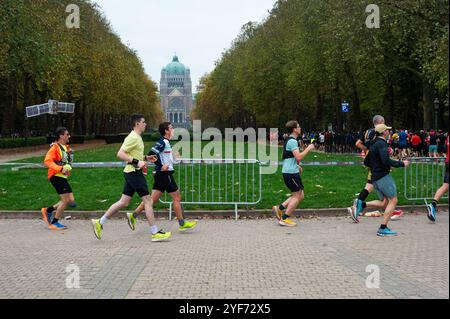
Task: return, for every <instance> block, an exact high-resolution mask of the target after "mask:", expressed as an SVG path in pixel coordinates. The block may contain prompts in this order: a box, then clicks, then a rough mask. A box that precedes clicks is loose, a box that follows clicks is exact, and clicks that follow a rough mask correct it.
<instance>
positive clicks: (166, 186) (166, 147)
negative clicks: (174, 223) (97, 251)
mask: <svg viewBox="0 0 450 319" xmlns="http://www.w3.org/2000/svg"><path fill="white" fill-rule="evenodd" d="M159 133H160V134H161V138H160V139H159V140H158V142H157V143H156V144H155V145H154V146H153V147H152V149H151V150H150V152H149V153H148V155H147V159H148V160H149V161H151V162H153V163H155V172H154V178H155V181H154V184H153V190H152V202H153V203H156V202H157V201H158V200H159V199H160V198H161V196H162V194H164V193H165V192H167V193H168V194H169V195H170V197H172V205H173V209H174V211H175V215H176V216H177V220H178V224H179V227H178V230H179V231H180V232H185V231H188V230H191V229H194V228H195V227H196V226H197V222H195V221H192V222H191V221H187V220H185V218H184V216H183V208H182V207H181V194H180V191H179V189H178V186H177V183H176V181H175V178H174V177H173V174H174V168H173V163H174V156H173V152H172V146H171V145H170V141H169V140H170V139H171V138H173V133H174V127H173V125H172V123H169V122H164V123H161V124H160V125H159ZM143 209H144V203H141V204H140V205H139V206H138V207H137V208H136V209H135V211H134V213H128V214H127V217H128V225H129V226H130V228H131V229H132V230H135V225H136V217H137V216H138V214H140V213H141V211H142V210H143Z"/></svg>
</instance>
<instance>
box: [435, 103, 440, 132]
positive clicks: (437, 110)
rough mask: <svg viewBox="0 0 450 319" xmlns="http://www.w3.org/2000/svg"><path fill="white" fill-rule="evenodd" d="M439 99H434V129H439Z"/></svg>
mask: <svg viewBox="0 0 450 319" xmlns="http://www.w3.org/2000/svg"><path fill="white" fill-rule="evenodd" d="M438 113H439V99H438V98H436V99H434V128H435V129H438Z"/></svg>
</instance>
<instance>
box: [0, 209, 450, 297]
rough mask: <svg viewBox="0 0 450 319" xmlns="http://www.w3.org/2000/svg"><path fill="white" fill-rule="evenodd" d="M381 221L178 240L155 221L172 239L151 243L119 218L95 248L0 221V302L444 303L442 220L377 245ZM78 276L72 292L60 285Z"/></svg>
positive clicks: (207, 224)
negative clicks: (309, 300)
mask: <svg viewBox="0 0 450 319" xmlns="http://www.w3.org/2000/svg"><path fill="white" fill-rule="evenodd" d="M380 222H381V220H380V218H363V220H362V221H361V223H359V224H354V223H352V221H351V220H350V218H348V217H337V218H335V217H329V218H315V219H300V220H299V226H298V227H295V228H283V227H280V226H278V225H276V224H275V222H274V220H273V219H262V220H239V221H233V220H200V221H199V225H198V227H197V229H195V230H194V231H192V232H189V233H179V232H178V230H177V225H178V224H177V222H176V221H168V220H162V219H159V220H158V225H159V226H160V227H162V228H163V229H164V230H166V231H172V232H173V237H172V238H171V240H170V241H168V242H161V243H153V242H151V240H150V235H149V230H148V226H147V224H146V222H145V221H144V220H142V219H140V220H139V222H138V224H137V229H136V231H135V232H132V231H130V229H129V228H128V225H127V223H126V221H125V219H122V220H111V221H109V222H108V223H107V224H106V225H105V228H104V232H103V238H102V240H100V241H99V240H97V239H95V238H94V234H93V233H92V227H91V224H90V221H84V220H67V221H64V223H65V224H67V226H69V229H68V230H67V231H63V232H52V231H49V230H47V229H46V228H45V227H44V225H43V223H42V221H41V220H40V219H39V216H38V215H36V219H35V220H20V219H11V220H1V219H0V246H2V247H8V249H2V250H0V265H1V267H0V299H2V298H39V299H42V298H44V299H45V298H57V299H60V298H75V299H83V298H118V299H123V298H130V299H137V298H144V299H146V298H153V299H159V298H164V299H202V298H206V299H216V298H219V299H229V298H231V299H240V298H245V299H292V298H294V299H297V298H300V299H303V298H315V299H322V298H352V299H360V298H363V299H366V298H369V299H370V298H388V299H391V298H396V299H408V298H432V299H434V298H438V299H440V298H443V299H448V297H449V290H448V287H449V215H448V213H447V212H445V213H444V212H440V213H439V219H438V222H437V223H436V224H431V223H430V222H429V221H428V219H427V218H426V216H425V215H424V214H408V215H407V216H404V217H403V218H402V219H400V220H397V221H393V222H392V223H391V224H392V225H390V226H391V227H392V229H395V230H396V231H398V232H399V236H397V237H393V238H380V237H377V236H376V230H377V228H378V226H379V224H380ZM75 269H76V271H77V274H78V275H79V287H73V286H70V285H69V286H68V285H67V280H68V278H69V279H70V278H72V277H70V273H71V272H72V273H73V274H74V272H75ZM49 274H51V280H49V277H48V276H49ZM378 274H379V277H378V278H379V281H377V280H375V279H374V278H375V277H374V276H377V275H378ZM370 275H372V277H370ZM372 279H373V280H372ZM70 282H71V281H70V280H69V283H70ZM367 282H369V283H370V285H367Z"/></svg>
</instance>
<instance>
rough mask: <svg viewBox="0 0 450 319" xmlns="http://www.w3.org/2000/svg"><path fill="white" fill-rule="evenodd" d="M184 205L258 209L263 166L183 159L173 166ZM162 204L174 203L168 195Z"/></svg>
mask: <svg viewBox="0 0 450 319" xmlns="http://www.w3.org/2000/svg"><path fill="white" fill-rule="evenodd" d="M174 170H175V173H174V177H175V179H176V182H177V185H178V187H179V188H180V193H181V200H182V201H181V204H182V205H234V211H235V218H236V220H237V219H238V205H256V204H258V203H259V202H260V201H261V197H262V176H261V163H260V162H259V161H257V160H248V159H242V160H241V159H180V160H178V161H176V162H175V164H174ZM160 202H161V203H163V204H169V219H172V200H171V198H170V196H169V195H168V194H167V193H166V194H165V195H164V196H163V197H161V199H160Z"/></svg>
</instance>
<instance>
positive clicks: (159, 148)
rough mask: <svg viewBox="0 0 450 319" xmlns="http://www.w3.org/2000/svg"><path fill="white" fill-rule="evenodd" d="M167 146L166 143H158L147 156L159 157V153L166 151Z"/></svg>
mask: <svg viewBox="0 0 450 319" xmlns="http://www.w3.org/2000/svg"><path fill="white" fill-rule="evenodd" d="M165 147H166V146H165V145H164V142H161V141H159V142H157V143H156V144H155V145H154V146H153V147H152V149H151V150H150V152H148V154H147V155H159V153H161V152H162V151H164V148H165Z"/></svg>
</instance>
